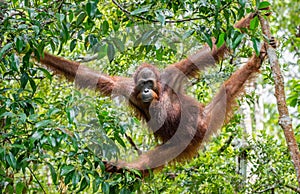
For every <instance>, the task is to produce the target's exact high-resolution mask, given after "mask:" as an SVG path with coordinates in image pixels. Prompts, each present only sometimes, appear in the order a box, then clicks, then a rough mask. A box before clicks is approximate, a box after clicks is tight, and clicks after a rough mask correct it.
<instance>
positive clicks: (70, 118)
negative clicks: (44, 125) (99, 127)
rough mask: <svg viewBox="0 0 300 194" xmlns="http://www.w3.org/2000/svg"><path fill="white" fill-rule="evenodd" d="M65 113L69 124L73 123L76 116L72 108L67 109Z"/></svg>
mask: <svg viewBox="0 0 300 194" xmlns="http://www.w3.org/2000/svg"><path fill="white" fill-rule="evenodd" d="M66 112H67V118H68V121H69V123H70V124H71V123H73V122H74V119H75V116H76V114H75V110H74V109H73V108H67V110H66Z"/></svg>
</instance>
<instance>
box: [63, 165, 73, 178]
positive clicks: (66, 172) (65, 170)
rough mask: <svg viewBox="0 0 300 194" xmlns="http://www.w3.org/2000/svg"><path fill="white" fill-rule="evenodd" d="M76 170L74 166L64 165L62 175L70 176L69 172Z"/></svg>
mask: <svg viewBox="0 0 300 194" xmlns="http://www.w3.org/2000/svg"><path fill="white" fill-rule="evenodd" d="M73 170H74V166H73V165H71V164H70V165H64V166H63V167H62V168H61V169H60V175H61V176H64V175H66V174H68V173H69V172H71V171H73Z"/></svg>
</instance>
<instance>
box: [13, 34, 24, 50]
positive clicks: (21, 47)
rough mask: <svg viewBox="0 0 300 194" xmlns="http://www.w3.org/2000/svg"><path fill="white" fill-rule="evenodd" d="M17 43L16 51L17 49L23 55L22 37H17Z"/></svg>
mask: <svg viewBox="0 0 300 194" xmlns="http://www.w3.org/2000/svg"><path fill="white" fill-rule="evenodd" d="M15 42H16V49H17V51H18V53H21V52H22V50H23V47H24V41H23V40H22V38H21V37H17V38H16V39H15Z"/></svg>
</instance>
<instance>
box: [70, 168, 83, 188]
mask: <svg viewBox="0 0 300 194" xmlns="http://www.w3.org/2000/svg"><path fill="white" fill-rule="evenodd" d="M80 180H81V174H80V173H79V172H77V171H75V172H74V173H73V177H72V185H73V187H76V186H77V184H78V183H79V182H80Z"/></svg>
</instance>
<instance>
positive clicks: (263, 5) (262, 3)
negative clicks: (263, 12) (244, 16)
mask: <svg viewBox="0 0 300 194" xmlns="http://www.w3.org/2000/svg"><path fill="white" fill-rule="evenodd" d="M270 5H271V3H269V2H268V1H262V2H260V3H259V4H258V7H257V9H265V8H267V7H269V6H270Z"/></svg>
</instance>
